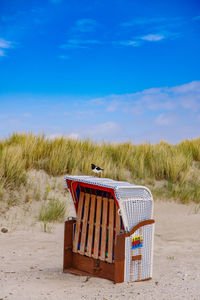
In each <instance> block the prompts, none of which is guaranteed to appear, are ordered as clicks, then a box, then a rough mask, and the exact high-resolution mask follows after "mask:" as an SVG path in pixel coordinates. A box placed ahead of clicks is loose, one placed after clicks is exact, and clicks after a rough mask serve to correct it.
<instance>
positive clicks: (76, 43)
mask: <svg viewBox="0 0 200 300" xmlns="http://www.w3.org/2000/svg"><path fill="white" fill-rule="evenodd" d="M95 44H101V42H100V41H98V40H87V39H69V40H68V41H67V43H65V44H62V45H61V46H60V48H62V49H67V48H68V49H69V48H71V49H76V48H88V46H89V45H95Z"/></svg>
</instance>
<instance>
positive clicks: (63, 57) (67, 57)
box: [58, 55, 70, 60]
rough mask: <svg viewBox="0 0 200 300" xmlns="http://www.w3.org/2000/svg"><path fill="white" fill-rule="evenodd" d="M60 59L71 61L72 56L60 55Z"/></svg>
mask: <svg viewBox="0 0 200 300" xmlns="http://www.w3.org/2000/svg"><path fill="white" fill-rule="evenodd" d="M58 57H59V58H60V59H63V60H68V59H70V56H69V55H59V56H58Z"/></svg>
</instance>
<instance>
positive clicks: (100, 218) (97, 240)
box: [73, 192, 121, 263]
mask: <svg viewBox="0 0 200 300" xmlns="http://www.w3.org/2000/svg"><path fill="white" fill-rule="evenodd" d="M120 229H121V217H120V216H119V215H118V212H117V205H116V203H115V201H114V199H113V198H111V199H108V198H106V197H102V196H96V195H94V194H89V193H84V192H80V197H79V203H78V211H77V219H76V227H75V234H74V241H73V252H76V253H77V252H78V253H80V254H82V255H87V256H89V257H93V258H95V259H100V260H103V261H107V262H109V263H112V262H113V260H114V239H115V237H116V235H117V234H119V232H120Z"/></svg>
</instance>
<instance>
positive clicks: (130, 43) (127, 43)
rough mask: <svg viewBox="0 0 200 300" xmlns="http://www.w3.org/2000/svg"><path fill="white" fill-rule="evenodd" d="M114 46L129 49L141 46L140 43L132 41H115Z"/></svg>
mask: <svg viewBox="0 0 200 300" xmlns="http://www.w3.org/2000/svg"><path fill="white" fill-rule="evenodd" d="M112 44H113V45H114V46H129V47H138V46H141V42H140V41H135V40H134V41H132V40H127V41H126V40H122V41H113V42H112Z"/></svg>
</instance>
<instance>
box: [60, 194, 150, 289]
mask: <svg viewBox="0 0 200 300" xmlns="http://www.w3.org/2000/svg"><path fill="white" fill-rule="evenodd" d="M94 197H95V196H94V195H92V196H91V202H90V214H92V213H93V211H94V207H95V205H94V204H92V199H94ZM84 198H85V206H84V207H85V208H84V213H83V211H82V210H81V209H79V210H78V213H77V219H71V220H67V221H66V222H65V230H64V255H63V271H64V272H69V273H72V274H77V275H84V276H97V277H101V278H105V279H109V280H112V281H114V283H120V282H124V265H125V238H126V237H130V236H131V235H132V234H133V233H134V232H135V231H137V230H138V229H139V228H140V227H142V226H145V225H150V224H153V223H154V222H155V221H154V220H153V219H150V220H145V221H142V222H140V223H138V224H137V225H136V226H134V227H133V228H132V229H131V230H130V232H126V233H125V232H123V233H120V226H119V219H118V220H117V218H116V215H115V218H113V215H111V212H114V210H112V208H111V209H110V210H109V218H110V219H109V220H111V222H110V224H109V226H108V229H107V224H106V222H105V217H102V220H101V222H100V221H99V220H100V216H99V214H100V213H98V211H100V204H98V203H97V205H98V210H97V213H96V216H95V217H96V222H95V223H96V224H95V228H94V227H93V231H95V233H94V232H92V229H91V226H94V224H93V222H92V217H91V215H90V216H88V217H89V220H88V221H87V222H86V220H87V218H86V215H88V209H89V206H88V205H89V204H88V203H87V202H89V201H88V199H89V196H87V195H80V203H79V205H80V206H82V208H83V205H82V204H81V203H82V202H81V199H84ZM98 199H99V200H98V201H99V202H101V204H102V201H105V203H106V202H108V201H109V200H108V199H107V198H105V199H107V200H108V201H107V200H105V199H100V198H98ZM93 201H94V200H93ZM110 207H112V204H111V206H110ZM80 211H81V212H80ZM101 211H102V213H103V216H105V212H108V209H107V205H105V206H103V210H101ZM115 213H116V212H115ZM116 214H117V213H116ZM81 218H82V221H81ZM114 220H115V228H114V227H113V226H114ZM81 223H82V231H81V241H83V242H82V244H81V245H80V247H78V243H79V234H78V233H77V232H78V231H80V228H81ZM100 223H101V224H100ZM75 224H76V228H75V230H74V225H75ZM85 224H87V227H89V229H88V232H87V233H86V225H85ZM91 224H93V225H91ZM96 225H97V226H96ZM101 225H103V226H102V227H101ZM100 227H101V228H102V233H103V232H105V231H106V230H108V233H109V232H110V238H108V241H107V243H108V247H110V250H108V252H109V253H108V255H107V258H106V257H105V256H106V255H104V254H105V251H101V253H99V251H98V250H99V239H98V242H97V243H96V244H94V250H93V253H92V250H91V247H92V246H91V245H92V243H91V240H92V238H91V236H92V234H97V236H98V237H99V231H100ZM74 232H75V233H74ZM114 232H115V239H113V235H114ZM102 233H101V234H102ZM87 234H88V236H87ZM111 237H112V241H111ZM86 239H87V240H89V241H90V243H89V245H90V247H89V248H87V249H85V242H86ZM77 241H78V242H77ZM113 241H114V242H113ZM105 244H106V241H105V239H102V240H101V247H102V248H103V250H105V248H106V246H105ZM78 248H80V249H78ZM101 250H102V249H101ZM112 253H114V258H113V257H112V256H113V254H112ZM88 255H90V256H88ZM141 259H142V256H141V255H137V256H133V257H132V260H141ZM148 279H150V278H147V279H145V280H148ZM139 281H140V280H139Z"/></svg>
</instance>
